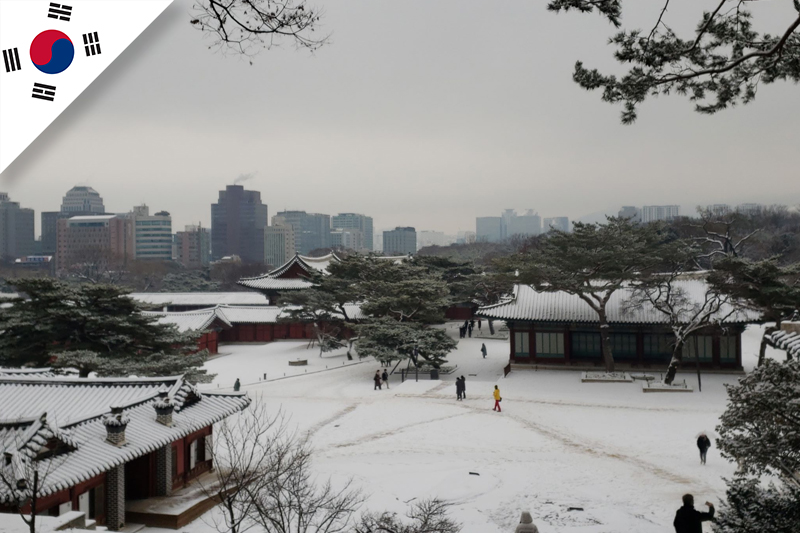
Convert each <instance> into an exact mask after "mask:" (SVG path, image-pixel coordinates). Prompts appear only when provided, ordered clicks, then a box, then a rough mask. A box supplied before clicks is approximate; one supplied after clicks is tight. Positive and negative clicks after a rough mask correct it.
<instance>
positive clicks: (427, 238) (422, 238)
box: [417, 231, 445, 250]
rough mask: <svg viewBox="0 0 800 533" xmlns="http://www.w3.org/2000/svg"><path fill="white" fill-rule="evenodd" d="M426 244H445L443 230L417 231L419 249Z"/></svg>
mask: <svg viewBox="0 0 800 533" xmlns="http://www.w3.org/2000/svg"><path fill="white" fill-rule="evenodd" d="M426 246H445V235H444V232H442V231H420V232H418V233H417V250H421V249H423V248H425V247H426Z"/></svg>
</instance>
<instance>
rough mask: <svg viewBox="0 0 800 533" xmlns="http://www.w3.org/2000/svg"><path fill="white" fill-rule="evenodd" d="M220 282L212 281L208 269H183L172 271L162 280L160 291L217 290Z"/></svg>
mask: <svg viewBox="0 0 800 533" xmlns="http://www.w3.org/2000/svg"><path fill="white" fill-rule="evenodd" d="M219 290H220V284H219V282H217V281H212V280H211V278H210V277H209V275H208V272H207V271H201V270H181V271H179V272H171V273H169V274H167V275H166V276H164V279H163V280H162V281H161V288H160V292H216V291H219Z"/></svg>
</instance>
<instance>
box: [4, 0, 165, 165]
mask: <svg viewBox="0 0 800 533" xmlns="http://www.w3.org/2000/svg"><path fill="white" fill-rule="evenodd" d="M172 1H173V0H103V1H98V0H64V1H61V0H59V1H58V2H50V1H43V0H0V49H1V50H2V54H3V59H2V63H0V172H3V171H4V170H5V169H6V168H7V167H8V166H9V165H10V164H11V162H12V161H14V159H16V158H17V157H18V156H19V155H20V154H21V153H22V152H23V151H24V150H25V148H27V147H28V146H29V145H30V144H31V143H32V142H33V141H34V140H35V139H36V137H38V136H39V134H41V133H42V132H43V131H44V130H45V129H46V128H47V127H48V126H49V125H50V124H51V123H52V122H53V120H55V119H56V117H58V115H60V114H61V112H62V111H64V109H66V108H67V107H68V106H69V105H70V104H71V103H72V102H73V101H74V100H75V99H76V98H77V97H78V96H79V95H80V94H81V93H82V92H83V91H84V90H85V89H86V87H88V86H89V84H91V83H92V82H93V81H94V80H95V79H96V78H97V76H99V75H100V74H101V73H102V72H103V71H104V70H105V69H106V68H107V67H108V66H109V65H110V64H111V63H112V62H113V61H114V60H115V59H116V58H117V57H118V56H119V55H120V54H121V53H122V52H123V51H124V50H125V48H127V47H128V46H129V45H130V44H131V43H132V42H133V41H134V39H136V37H138V36H139V34H141V33H142V32H143V31H144V30H145V29H146V28H147V26H149V25H150V23H151V22H153V21H154V20H155V19H156V17H158V16H159V15H160V14H161V13H162V12H163V11H164V10H165V9H166V8H167V7H168V6H169V5H170V4H171V3H172Z"/></svg>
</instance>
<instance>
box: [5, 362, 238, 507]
mask: <svg viewBox="0 0 800 533" xmlns="http://www.w3.org/2000/svg"><path fill="white" fill-rule="evenodd" d="M162 390H165V391H167V394H168V396H169V397H170V399H171V400H172V402H173V404H174V405H175V413H174V414H173V425H172V427H168V426H165V425H163V424H160V423H158V422H157V421H156V412H155V409H154V407H153V404H154V403H155V402H156V401H157V400H158V395H159V392H160V391H162ZM249 404H250V399H249V398H248V397H247V396H246V395H245V394H244V393H225V394H223V393H214V392H203V393H200V392H199V391H198V390H197V389H196V388H195V387H194V386H193V385H192V384H190V383H188V382H187V381H185V380H184V379H183V378H182V377H181V376H177V377H163V378H94V379H93V378H41V377H0V405H2V406H3V410H2V418H3V420H0V453H10V454H11V457H12V460H11V461H10V463H11V464H10V465H6V464H5V462H4V463H3V464H0V468H5V469H9V470H10V469H11V468H19V467H20V465H24V463H25V462H30V461H31V459H32V458H33V457H35V456H36V454H38V453H39V452H41V451H43V449H44V446H45V445H46V444H47V443H48V441H49V440H51V439H53V438H55V439H57V440H58V441H60V442H62V443H63V444H64V445H65V446H66V447H67V449H66V450H65V453H61V454H58V455H55V456H51V457H45V458H40V459H39V460H38V461H37V464H38V468H39V471H40V472H48V473H47V475H46V476H45V477H44V479H43V488H42V493H41V495H42V496H46V495H49V494H53V493H54V492H57V491H60V490H64V489H66V488H69V487H72V486H74V485H75V484H77V483H81V482H82V481H85V480H87V479H90V478H92V477H94V476H96V475H98V474H99V473H101V472H105V471H108V470H109V469H111V468H113V467H115V466H118V465H120V464H123V463H127V462H129V461H131V460H133V459H136V458H137V457H141V456H143V455H146V454H148V453H150V452H152V451H153V450H155V449H157V448H160V447H162V446H165V445H167V444H169V443H171V442H174V441H175V440H178V439H180V438H182V437H185V436H186V435H189V434H190V433H193V432H195V431H197V430H199V429H202V428H204V427H207V426H209V425H211V424H213V423H215V422H218V421H220V420H222V419H223V418H225V417H227V416H230V415H231V414H233V413H236V412H237V411H241V410H243V409H245V408H246V407H247V406H248V405H249ZM111 406H114V407H121V408H122V410H123V413H124V415H125V416H126V417H127V418H129V420H130V422H129V423H128V425H127V428H126V430H125V440H126V442H127V444H125V445H124V446H115V445H113V444H111V443H109V442H107V441H106V435H107V430H106V427H105V425H104V424H103V417H104V416H105V415H106V414H107V413H109V412H110V408H111ZM16 471H17V472H19V471H20V470H19V469H18V470H16ZM8 496H9V494H8V492H7V489H6V488H5V487H4V486H0V502H2V501H3V500H5V499H7V498H8Z"/></svg>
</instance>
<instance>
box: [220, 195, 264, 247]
mask: <svg viewBox="0 0 800 533" xmlns="http://www.w3.org/2000/svg"><path fill="white" fill-rule="evenodd" d="M267 220H268V217H267V206H266V205H264V204H263V203H261V193H260V192H258V191H246V190H245V189H244V187H242V186H241V185H228V186H227V187H225V190H224V191H219V200H218V201H217V203H216V204H211V255H212V257H213V258H214V259H220V258H222V257H225V256H232V255H237V256H239V257H241V258H242V260H243V261H246V262H250V263H260V262H262V261H263V260H264V228H266V227H267Z"/></svg>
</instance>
